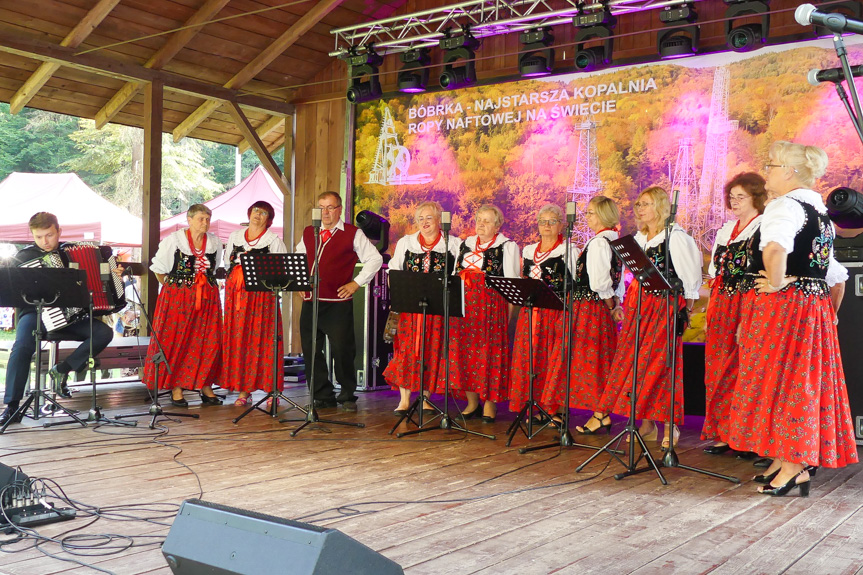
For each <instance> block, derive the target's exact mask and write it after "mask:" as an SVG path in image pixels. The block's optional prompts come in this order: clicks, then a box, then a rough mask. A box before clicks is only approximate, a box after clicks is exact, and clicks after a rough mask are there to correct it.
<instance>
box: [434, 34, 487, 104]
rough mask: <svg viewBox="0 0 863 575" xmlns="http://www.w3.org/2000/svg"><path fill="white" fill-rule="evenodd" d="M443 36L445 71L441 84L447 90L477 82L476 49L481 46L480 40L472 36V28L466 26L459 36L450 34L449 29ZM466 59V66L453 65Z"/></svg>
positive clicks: (441, 43) (442, 46) (441, 45)
mask: <svg viewBox="0 0 863 575" xmlns="http://www.w3.org/2000/svg"><path fill="white" fill-rule="evenodd" d="M444 34H445V36H444V37H443V38H441V40H440V42H439V45H440V47H441V49H442V50H444V55H443V63H444V67H443V72H441V75H440V85H441V87H442V88H444V89H446V90H455V89H456V88H464V87H465V86H468V85H470V84H475V83H476V64H475V62H474V58H475V57H476V56H475V54H474V50H476V49H477V48H479V41H478V40H477V39H476V38H474V37H473V36H471V34H470V30H468V29H467V28H464V29H463V30H462V33H461V34H460V35H458V36H450V34H449V30H447V31H446V32H445V33H444ZM458 60H464V61H465V63H464V66H453V64H452V63H453V62H456V61H458Z"/></svg>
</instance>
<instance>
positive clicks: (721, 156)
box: [689, 66, 738, 250]
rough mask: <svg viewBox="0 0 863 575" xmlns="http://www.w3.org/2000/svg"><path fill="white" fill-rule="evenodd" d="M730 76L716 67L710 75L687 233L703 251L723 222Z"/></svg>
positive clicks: (733, 123) (731, 125) (730, 128)
mask: <svg viewBox="0 0 863 575" xmlns="http://www.w3.org/2000/svg"><path fill="white" fill-rule="evenodd" d="M729 79H730V74H729V72H728V68H727V67H725V66H720V67H718V68H716V72H715V73H714V75H713V95H712V97H711V100H710V119H709V120H708V122H707V140H706V141H705V143H704V164H703V166H702V168H701V181H700V182H699V186H698V187H699V189H700V190H701V194H700V195H699V197H698V208H697V210H696V212H695V219H694V220H692V221H691V223H690V229H689V232H690V233H691V234H692V237H693V238H695V241H696V242H698V245H699V246H700V247H701V248H702V249H705V250H710V249H711V248H712V247H713V239H714V238H715V237H716V231H717V230H718V229H719V228H720V227H722V224H723V223H725V220H726V219H727V213H726V210H725V197H724V193H725V181H726V179H727V178H728V174H727V169H728V168H727V163H726V157H727V156H728V134H730V133H731V132H733V131H735V130H737V124H738V123H737V120H733V121H730V120H729V119H728V91H729V83H730V82H729Z"/></svg>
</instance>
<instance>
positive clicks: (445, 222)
mask: <svg viewBox="0 0 863 575" xmlns="http://www.w3.org/2000/svg"><path fill="white" fill-rule="evenodd" d="M451 223H452V222H451V219H450V213H449V212H441V213H440V229H442V230H443V231H445V232H448V231H449V230H450V227H451V225H450V224H451Z"/></svg>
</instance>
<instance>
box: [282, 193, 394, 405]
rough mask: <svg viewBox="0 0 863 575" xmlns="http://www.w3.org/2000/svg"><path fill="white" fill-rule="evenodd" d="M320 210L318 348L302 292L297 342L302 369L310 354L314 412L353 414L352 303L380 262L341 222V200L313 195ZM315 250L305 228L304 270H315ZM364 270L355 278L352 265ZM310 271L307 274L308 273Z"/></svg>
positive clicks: (310, 230)
mask: <svg viewBox="0 0 863 575" xmlns="http://www.w3.org/2000/svg"><path fill="white" fill-rule="evenodd" d="M318 207H319V208H320V209H321V237H320V244H319V254H320V255H319V256H318V257H319V261H320V264H319V265H320V281H319V287H318V339H317V349H315V350H312V301H311V294H310V293H307V292H306V293H303V308H302V311H301V312H300V339H301V342H302V346H303V356H304V357H305V358H306V369H310V368H311V358H312V353H314V354H315V380H314V381H309V385H310V386H312V385H314V390H315V407H317V408H325V407H335V406H336V405H337V404H340V405H341V407H342V409H344V410H345V411H356V410H357V396H356V395H355V394H354V392H356V390H357V374H356V371H355V369H354V357H355V356H356V348H357V345H356V341H355V338H354V308H353V302H352V301H351V298H352V297H353V295H354V292H355V291H357V290H358V289H359V288H360V286H362V285H366V284H367V283H369V281H371V279H372V278H373V277H374V275H375V274H376V273H378V270H380V269H381V265H383V258H381V254H379V253H378V250H377V249H375V246H374V245H373V244H372V243H371V242H370V241H369V239H368V238H367V237H366V236H365V234H364V233H363V232H362V231H360V229H359V228H357V227H356V226H352V225H351V224H346V223H345V222H343V221H342V218H341V216H342V199H341V198H340V197H339V195H338V194H337V193H335V192H324V193H322V194H321V195H319V196H318ZM314 249H315V230H314V228H313V227H312V226H307V227H306V229H304V230H303V238H302V240H300V243H299V244H297V252H298V253H306V254H309V266H310V267H311V266H313V265H314V257H313V256H312V255H311V254H313V253H314ZM358 261H359V262H361V263H362V264H363V268H362V270H361V271H360V273H358V274H357V277H356V278H354V277H353V275H354V266H355V265H356V263H357V262H358ZM310 271H311V270H310ZM324 336H326V338H327V339H328V340H329V342H330V353H331V354H332V357H333V367H334V371H335V375H336V379H337V380H338V382H339V385H340V386H341V392H340V393H339V395H338V397H336V394H335V388H334V387H333V384H332V382H331V381H329V378H328V377H327V365H326V361H325V359H324Z"/></svg>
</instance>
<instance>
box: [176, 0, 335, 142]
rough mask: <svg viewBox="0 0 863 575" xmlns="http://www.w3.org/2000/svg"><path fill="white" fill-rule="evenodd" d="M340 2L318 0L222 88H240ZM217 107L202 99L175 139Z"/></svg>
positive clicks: (184, 121)
mask: <svg viewBox="0 0 863 575" xmlns="http://www.w3.org/2000/svg"><path fill="white" fill-rule="evenodd" d="M341 3H342V0H320V2H318V3H317V4H316V5H315V6H314V8H312V9H311V10H309V11H308V12H306V13H305V14H304V15H303V17H302V18H300V19H299V20H297V22H296V23H295V24H294V25H293V26H291V27H290V28H288V29H287V30H286V31H285V32H284V33H283V34H282V35H281V36H279V37H278V38H276V39H275V40H273V43H272V44H270V45H269V46H267V48H266V49H264V51H263V52H261V53H260V54H258V55H257V56H256V57H255V59H254V60H252V61H251V62H249V63H248V64H246V65H245V66H244V67H243V69H242V70H240V71H239V72H237V73H236V74H235V75H234V77H233V78H231V79H230V80H228V81H227V82H226V83H225V88H230V89H239V88H242V87H243V86H245V85H246V84H248V83H249V82H250V81H251V80H252V79H254V77H255V76H257V75H258V74H259V73H260V72H261V70H263V69H264V68H266V67H267V66H269V65H270V64H271V63H272V62H273V60H275V59H276V58H278V57H279V55H280V54H281V53H282V52H284V51H285V50H287V49H288V48H290V47H291V45H293V44H294V42H296V41H297V40H298V39H299V38H300V37H301V36H302V35H303V34H305V33H306V32H308V31H309V30H311V29H312V27H313V26H314V25H315V24H317V23H318V22H320V21H321V19H322V18H324V17H325V16H326V15H327V14H329V13H330V12H331V11H332V10H333V9H335V8H336V6H338V5H339V4H341ZM219 106H220V104H219V103H214V102H204V103H203V104H201V106H200V107H199V108H198V109H197V110H195V111H194V112H192V113H191V114H190V115H189V116H188V117H187V118H186V119H185V120H183V121H182V122H180V124H179V125H178V126H177V127H176V128H174V141H175V142H179V141H180V140H182V139H183V138H185V137H186V136H188V135H189V134H190V133H191V132H192V130H194V129H195V128H197V127H198V125H200V123H201V122H203V121H204V120H206V119H207V117H208V116H209V115H210V114H212V113H213V112H214V111H215V110H216V109H217V108H218V107H219ZM250 143H251V142H250Z"/></svg>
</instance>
